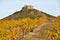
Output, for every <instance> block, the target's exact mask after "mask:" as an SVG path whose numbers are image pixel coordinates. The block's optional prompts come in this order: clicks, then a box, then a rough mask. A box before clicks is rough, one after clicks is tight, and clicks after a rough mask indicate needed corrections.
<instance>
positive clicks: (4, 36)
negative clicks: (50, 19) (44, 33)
mask: <svg viewBox="0 0 60 40" xmlns="http://www.w3.org/2000/svg"><path fill="white" fill-rule="evenodd" d="M43 22H47V19H46V18H45V17H42V18H35V19H30V18H22V19H19V20H0V40H17V39H18V38H19V37H20V36H21V35H22V36H24V35H25V34H27V33H28V32H30V31H33V29H34V28H36V27H37V26H38V25H40V24H42V23H43Z"/></svg>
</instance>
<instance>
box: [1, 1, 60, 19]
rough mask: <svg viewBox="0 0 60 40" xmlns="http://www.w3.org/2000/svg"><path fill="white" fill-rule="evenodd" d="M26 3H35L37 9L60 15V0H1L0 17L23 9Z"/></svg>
mask: <svg viewBox="0 0 60 40" xmlns="http://www.w3.org/2000/svg"><path fill="white" fill-rule="evenodd" d="M24 5H33V6H34V8H35V9H38V10H41V11H43V12H46V13H48V14H51V15H54V16H58V15H60V0H0V18H4V17H6V16H9V15H11V14H13V13H14V12H16V11H19V10H21V8H22V7H23V6H24Z"/></svg>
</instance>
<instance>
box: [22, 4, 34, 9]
mask: <svg viewBox="0 0 60 40" xmlns="http://www.w3.org/2000/svg"><path fill="white" fill-rule="evenodd" d="M22 9H34V8H33V6H32V5H25V6H24V7H23V8H22Z"/></svg>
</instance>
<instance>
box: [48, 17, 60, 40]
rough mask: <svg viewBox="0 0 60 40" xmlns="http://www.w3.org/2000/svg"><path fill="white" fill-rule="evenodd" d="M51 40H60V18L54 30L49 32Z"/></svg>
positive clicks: (57, 19) (56, 21)
mask: <svg viewBox="0 0 60 40" xmlns="http://www.w3.org/2000/svg"><path fill="white" fill-rule="evenodd" d="M49 37H50V40H60V16H58V17H57V18H56V20H55V23H54V28H53V29H52V30H51V31H49Z"/></svg>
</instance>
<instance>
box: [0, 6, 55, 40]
mask: <svg viewBox="0 0 60 40" xmlns="http://www.w3.org/2000/svg"><path fill="white" fill-rule="evenodd" d="M55 19H56V17H55V16H52V15H50V14H48V13H45V12H43V11H39V10H37V9H35V8H34V7H33V6H31V5H25V6H24V7H22V9H21V10H20V11H17V12H15V13H13V14H12V15H9V16H7V17H5V18H3V19H2V21H1V20H0V26H1V25H3V28H2V26H1V27H0V28H2V30H4V32H3V31H2V32H3V33H5V34H7V33H8V30H11V31H12V33H11V31H10V32H9V33H8V34H9V35H5V34H4V35H5V36H6V38H8V37H7V36H9V40H50V39H49V38H48V31H50V30H52V29H53V28H54V22H55ZM1 23H2V24H1ZM6 28H7V29H8V30H6ZM15 29H16V30H15ZM5 30H6V31H7V33H6V31H5ZM14 30H15V31H14ZM15 32H16V33H17V34H16V33H15ZM20 32H21V35H20ZM13 33H14V34H13ZM1 34H2V33H1ZM2 35H3V34H2ZM10 35H11V36H12V37H10ZM2 38H4V37H2Z"/></svg>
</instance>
